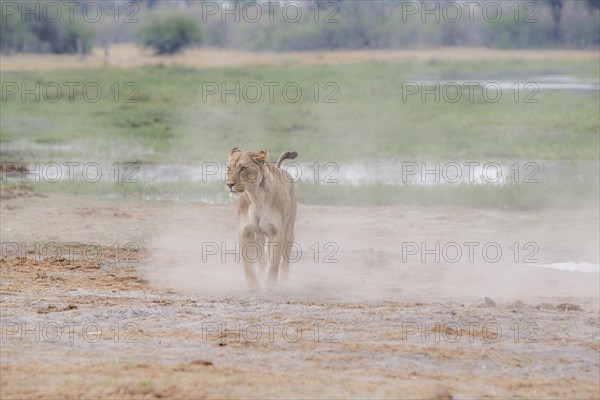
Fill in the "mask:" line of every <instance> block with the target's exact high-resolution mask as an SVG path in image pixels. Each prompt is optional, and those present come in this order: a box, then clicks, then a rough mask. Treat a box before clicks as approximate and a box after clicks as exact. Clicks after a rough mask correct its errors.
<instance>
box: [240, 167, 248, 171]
mask: <svg viewBox="0 0 600 400" xmlns="http://www.w3.org/2000/svg"><path fill="white" fill-rule="evenodd" d="M247 168H248V167H241V168H240V171H245V170H246V169H247Z"/></svg>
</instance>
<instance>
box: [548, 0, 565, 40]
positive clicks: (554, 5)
mask: <svg viewBox="0 0 600 400" xmlns="http://www.w3.org/2000/svg"><path fill="white" fill-rule="evenodd" d="M548 3H550V9H551V11H552V19H553V20H554V30H553V33H554V41H555V42H556V43H558V42H560V16H561V11H562V7H563V5H564V0H548Z"/></svg>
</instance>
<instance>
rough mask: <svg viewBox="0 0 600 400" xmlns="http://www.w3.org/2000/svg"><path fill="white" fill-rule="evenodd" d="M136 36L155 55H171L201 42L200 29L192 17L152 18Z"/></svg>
mask: <svg viewBox="0 0 600 400" xmlns="http://www.w3.org/2000/svg"><path fill="white" fill-rule="evenodd" d="M137 36H138V38H139V39H140V41H141V42H142V44H143V45H144V46H146V47H151V48H153V49H154V50H156V53H157V54H173V53H177V52H178V51H180V50H181V49H183V48H185V47H188V46H190V45H193V44H199V43H200V42H201V40H202V35H201V33H200V27H199V26H198V22H197V21H196V19H195V18H193V17H188V16H184V15H170V16H168V17H164V18H154V19H152V20H150V21H148V22H147V23H145V24H144V25H142V26H141V27H140V29H139V30H138V31H137Z"/></svg>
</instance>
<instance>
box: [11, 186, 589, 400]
mask: <svg viewBox="0 0 600 400" xmlns="http://www.w3.org/2000/svg"><path fill="white" fill-rule="evenodd" d="M0 196H1V206H0V217H1V220H2V227H1V236H2V237H1V241H2V246H3V247H2V255H3V259H2V261H1V263H0V267H1V268H0V274H1V276H0V278H1V283H0V316H1V328H2V329H1V332H0V333H1V335H2V338H1V345H2V347H1V351H0V357H1V367H0V368H1V378H0V383H1V389H0V397H1V398H2V399H23V398H41V397H45V398H98V397H102V398H119V399H121V398H162V397H170V398H234V397H244V398H264V397H277V398H280V397H283V398H298V397H303V398H350V397H360V398H364V397H371V398H483V397H494V398H498V397H501V398H565V399H567V398H569V399H573V398H578V399H579V398H589V399H591V398H598V395H599V393H600V392H599V390H600V386H599V383H598V382H599V380H598V378H599V374H600V364H599V355H600V343H599V340H600V322H599V318H598V289H599V288H598V284H599V283H598V276H597V275H594V274H589V273H576V272H562V271H555V270H550V269H546V268H535V267H532V266H527V265H525V264H523V263H522V262H519V263H515V262H514V260H513V253H512V252H511V251H510V250H509V249H508V247H509V246H510V245H512V244H513V243H514V242H519V243H526V242H532V241H533V242H535V243H537V245H538V246H539V252H538V254H537V257H538V258H539V259H540V263H544V262H558V261H577V260H574V257H579V258H580V260H587V261H589V262H595V263H597V262H598V210H597V208H596V209H595V210H594V209H589V210H576V211H570V212H566V211H560V212H559V211H543V212H542V211H540V212H530V213H516V212H514V211H513V212H508V211H507V212H499V211H482V210H472V209H447V210H442V209H431V208H423V209H415V208H407V207H390V208H375V209H368V208H360V209H351V208H337V209H336V208H331V207H317V206H310V207H309V206H300V208H299V215H298V219H299V222H298V225H297V242H298V244H299V247H300V248H301V249H302V251H303V253H302V257H301V258H300V260H299V261H298V262H296V263H294V264H292V267H291V279H290V282H289V284H288V286H287V288H285V289H284V288H282V289H279V290H278V291H276V292H274V293H261V294H258V295H255V294H252V293H249V292H246V291H245V288H244V282H243V273H242V270H241V267H240V266H239V265H238V264H237V263H236V262H235V260H234V256H233V255H231V254H229V255H227V254H225V256H226V257H225V260H224V262H222V261H221V258H220V254H219V253H217V254H212V253H214V251H212V250H213V249H214V248H212V247H211V248H207V247H206V246H207V245H208V243H211V245H212V243H216V244H218V245H220V246H223V245H222V243H225V247H226V248H227V249H232V248H234V246H235V234H234V232H235V217H234V213H235V209H234V206H233V205H224V206H215V205H205V204H171V203H158V202H140V201H123V200H119V201H114V200H112V201H111V200H98V199H92V198H86V197H74V196H70V197H68V196H59V195H51V196H40V195H37V194H35V193H33V192H31V191H29V190H28V189H27V188H21V189H18V190H14V189H11V190H3V191H2V193H1V194H0ZM566 232H569V233H568V234H567V233H566ZM436 241H439V242H440V243H442V244H443V243H447V242H458V243H462V242H466V241H478V242H480V243H487V242H492V241H495V242H497V243H499V244H500V245H501V246H502V250H503V251H505V252H507V253H506V254H507V255H506V256H504V257H503V258H502V260H501V261H499V262H497V263H491V262H487V261H486V260H485V259H482V258H481V257H480V255H479V256H477V252H476V253H475V255H476V257H475V261H474V262H473V263H470V262H467V261H465V260H464V259H461V260H460V261H459V262H457V263H448V262H447V260H445V259H442V260H441V262H440V263H436V262H435V261H434V260H433V258H432V257H430V258H429V259H427V260H426V261H427V262H425V263H423V262H421V260H420V257H416V256H412V257H410V258H408V259H407V260H406V262H403V261H402V243H403V242H404V243H406V242H416V243H420V242H426V243H427V244H428V245H429V247H430V248H434V242H436ZM36 242H37V243H38V247H37V248H36V247H35V243H36ZM50 242H52V243H53V246H54V247H52V248H51V247H48V246H50ZM70 242H78V243H83V244H90V243H95V244H97V245H98V246H99V247H88V248H87V250H86V251H84V250H83V249H82V248H81V247H77V248H75V247H70V246H71V245H69V244H67V243H70ZM14 243H26V244H25V245H21V247H20V248H18V250H17V248H15V244H14ZM202 243H204V250H205V252H204V253H205V254H204V256H205V257H206V258H205V260H204V261H205V262H203V251H202V249H203V246H202ZM315 243H317V244H318V247H320V249H321V251H320V253H319V254H318V257H316V258H317V259H316V260H315V256H316V253H315V251H313V250H311V246H314V244H315ZM326 243H334V244H335V245H337V248H336V249H337V251H333V250H331V248H329V249H325V248H324V245H325V244H326ZM44 246H46V247H44ZM314 248H315V247H313V249H314ZM57 249H60V251H61V252H60V253H59V252H58V251H57ZM208 250H211V251H208ZM334 250H335V249H334ZM207 254H211V255H210V256H209V255H207ZM325 255H329V256H330V257H329V259H328V261H335V260H337V262H331V263H326V262H324V261H325V257H324V256H325ZM442 258H443V257H442ZM519 258H521V259H522V258H523V255H522V254H521V255H520V256H519ZM485 297H488V298H489V299H487V300H484V298H485ZM36 324H37V325H36Z"/></svg>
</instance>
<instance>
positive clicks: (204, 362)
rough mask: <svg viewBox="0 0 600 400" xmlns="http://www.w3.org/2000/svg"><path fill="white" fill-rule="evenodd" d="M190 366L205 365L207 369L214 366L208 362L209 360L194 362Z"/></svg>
mask: <svg viewBox="0 0 600 400" xmlns="http://www.w3.org/2000/svg"><path fill="white" fill-rule="evenodd" d="M190 365H204V366H206V367H209V366H212V365H213V363H212V361H207V360H194V361H192V362H191V363H190Z"/></svg>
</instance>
